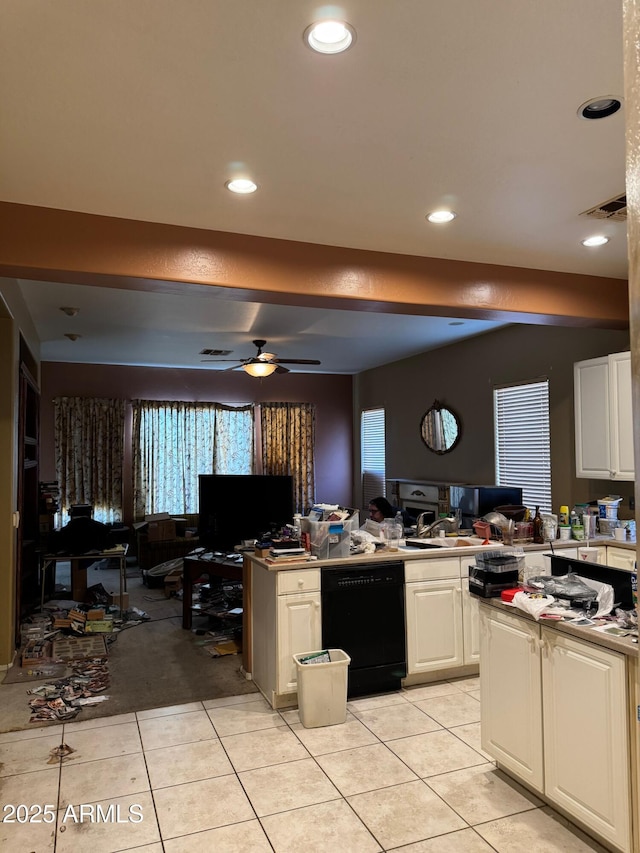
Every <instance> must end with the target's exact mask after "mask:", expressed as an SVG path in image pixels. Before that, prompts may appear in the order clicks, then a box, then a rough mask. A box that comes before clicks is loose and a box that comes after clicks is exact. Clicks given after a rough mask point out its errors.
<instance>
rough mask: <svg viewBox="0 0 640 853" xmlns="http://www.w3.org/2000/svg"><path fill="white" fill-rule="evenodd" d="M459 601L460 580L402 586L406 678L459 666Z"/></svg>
mask: <svg viewBox="0 0 640 853" xmlns="http://www.w3.org/2000/svg"><path fill="white" fill-rule="evenodd" d="M461 597H462V589H461V586H460V578H459V577H458V578H456V579H455V580H439V581H437V580H436V581H422V582H420V583H408V584H406V585H405V600H406V614H407V670H408V672H409V674H411V673H414V672H431V671H433V670H438V669H447V668H448V667H454V666H462V662H463V645H462V601H461Z"/></svg>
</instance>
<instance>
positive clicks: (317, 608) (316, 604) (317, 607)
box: [313, 601, 320, 610]
mask: <svg viewBox="0 0 640 853" xmlns="http://www.w3.org/2000/svg"><path fill="white" fill-rule="evenodd" d="M313 606H314V607H315V609H316V610H320V602H319V601H314V602H313Z"/></svg>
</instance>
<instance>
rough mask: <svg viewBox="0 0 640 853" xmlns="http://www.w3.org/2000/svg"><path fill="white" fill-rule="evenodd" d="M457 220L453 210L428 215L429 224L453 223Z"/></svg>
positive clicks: (435, 211)
mask: <svg viewBox="0 0 640 853" xmlns="http://www.w3.org/2000/svg"><path fill="white" fill-rule="evenodd" d="M455 218H456V214H455V213H454V212H453V211H452V210H434V211H433V212H432V213H428V214H427V219H428V220H429V222H435V223H442V222H451V220H452V219H455Z"/></svg>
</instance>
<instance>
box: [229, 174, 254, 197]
mask: <svg viewBox="0 0 640 853" xmlns="http://www.w3.org/2000/svg"><path fill="white" fill-rule="evenodd" d="M225 187H226V188H227V189H228V190H229V191H230V192H232V193H236V195H249V194H250V193H254V192H255V191H256V190H257V189H258V185H257V184H256V183H254V182H253V181H251V180H249V178H234V179H233V180H231V181H227V182H226V184H225Z"/></svg>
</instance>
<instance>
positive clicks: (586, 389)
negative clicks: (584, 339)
mask: <svg viewBox="0 0 640 853" xmlns="http://www.w3.org/2000/svg"><path fill="white" fill-rule="evenodd" d="M573 387H574V405H575V429H576V477H590V478H592V479H600V480H603V479H604V480H609V479H611V451H610V447H611V438H610V427H609V359H608V357H607V356H603V357H602V358H591V359H589V360H588V361H578V362H576V363H575V364H574V365H573Z"/></svg>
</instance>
